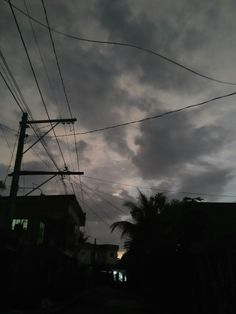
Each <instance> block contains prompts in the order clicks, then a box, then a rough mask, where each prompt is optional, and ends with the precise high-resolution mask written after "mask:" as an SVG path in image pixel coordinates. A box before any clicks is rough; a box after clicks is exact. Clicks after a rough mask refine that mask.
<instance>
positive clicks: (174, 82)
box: [0, 0, 236, 243]
mask: <svg viewBox="0 0 236 314" xmlns="http://www.w3.org/2000/svg"><path fill="white" fill-rule="evenodd" d="M25 2H26V4H27V6H28V10H29V11H30V14H31V15H32V16H33V17H35V18H37V19H38V20H40V21H41V22H43V23H46V22H45V15H44V11H43V7H42V4H41V1H29V0H26V1H25ZM12 3H13V4H14V5H16V6H17V7H18V8H21V9H22V10H23V11H26V7H25V3H24V1H22V0H14V1H12ZM45 5H46V8H47V13H48V18H49V22H50V24H51V26H52V27H53V28H55V29H57V30H60V31H63V32H65V33H68V34H71V35H75V36H80V37H84V38H90V39H95V40H102V41H116V42H123V43H130V44H133V45H138V46H141V47H144V48H147V49H151V50H155V51H157V52H159V53H161V54H162V55H165V56H167V57H168V58H171V59H173V60H175V61H177V62H180V63H181V64H183V65H185V66H187V67H190V68H192V69H194V70H196V71H198V72H200V73H203V74H205V75H208V76H211V77H214V78H216V79H219V80H224V81H229V82H235V83H236V69H235V68H236V53H235V48H236V34H235V29H236V14H235V12H236V4H235V1H234V0H215V1H210V0H197V1H195V0H179V1H173V0H165V1H164V0H163V1H157V0H156V1H155V0H145V1H144V0H88V1H80V0H76V1H75V0H68V1H63V0H56V1H55V0H50V1H49V0H45ZM15 14H16V16H17V19H18V22H19V25H20V28H21V31H22V34H23V37H24V39H25V42H26V45H27V48H28V50H29V54H30V56H31V58H32V63H33V65H34V68H35V71H36V74H37V77H38V80H39V85H40V87H41V89H42V92H43V96H44V98H45V102H46V105H47V108H48V111H49V114H50V117H51V118H58V117H63V118H66V117H69V112H68V108H67V105H66V101H65V97H64V95H63V89H62V85H61V82H60V77H59V74H58V70H57V67H56V62H55V57H54V54H53V50H52V45H51V42H50V37H49V32H48V31H47V29H46V28H44V27H42V26H40V25H38V24H36V23H35V22H32V23H33V24H32V25H33V28H34V31H35V34H36V37H37V40H38V44H39V47H40V51H41V53H42V57H43V60H44V62H45V64H46V67H47V71H48V74H49V77H50V83H49V81H48V80H47V76H46V73H45V69H44V67H43V65H42V61H41V59H40V57H39V52H38V50H37V47H36V45H35V41H34V37H33V35H32V29H31V26H30V23H29V20H28V18H27V17H25V16H24V15H22V14H21V13H19V12H18V11H17V10H15ZM52 35H53V38H54V41H55V47H56V50H57V54H58V59H59V63H60V66H61V71H62V75H63V78H64V81H65V87H66V91H67V94H68V98H69V102H70V105H71V110H72V113H73V116H74V117H76V118H77V119H78V123H76V131H77V132H86V131H89V130H92V129H96V128H102V127H106V126H109V125H113V124H119V123H123V122H126V121H130V120H135V119H141V118H144V117H146V116H151V115H156V114H159V113H162V112H165V111H169V110H174V109H178V108H180V107H183V106H187V105H191V104H195V103H198V102H201V101H204V100H207V99H209V98H212V97H216V96H220V95H223V94H227V93H230V92H234V91H236V86H233V85H223V84H220V83H216V82H213V81H209V80H207V79H204V78H201V77H198V76H196V75H194V74H193V73H190V72H187V71H185V70H184V69H181V68H179V67H177V66H176V65H173V64H171V63H168V62H167V61H165V60H163V59H160V58H158V57H157V56H154V55H152V54H149V53H147V52H143V51H140V50H137V49H134V48H129V47H121V46H112V45H105V44H95V43H87V42H82V41H78V40H73V39H71V38H66V37H65V36H62V35H59V34H57V33H54V32H53V33H52ZM0 48H1V51H2V53H3V55H4V57H5V58H6V61H7V62H8V64H9V67H10V69H11V71H12V73H13V75H14V77H15V79H16V80H17V82H18V84H19V86H20V89H21V91H22V94H23V95H24V97H25V99H26V101H27V104H28V106H29V107H30V109H31V111H32V114H33V116H34V118H35V119H46V118H47V116H46V112H45V109H44V107H43V105H42V102H41V99H40V97H39V93H38V91H37V88H36V85H35V82H34V79H33V76H32V72H31V70H30V67H29V64H28V61H27V58H26V54H25V52H24V49H23V46H22V43H21V41H20V37H19V34H18V32H17V28H16V25H15V22H14V19H13V16H12V13H11V10H10V8H9V5H8V4H7V2H6V1H4V0H1V2H0ZM1 64H2V61H1ZM0 69H1V71H2V68H1V67H0ZM51 87H52V88H51ZM0 99H1V102H0V107H1V115H0V123H1V124H4V125H7V126H9V127H10V128H12V129H13V130H17V129H18V123H19V120H20V118H21V111H20V110H19V108H18V106H17V105H16V103H15V102H14V99H13V98H12V96H11V94H10V93H9V91H8V89H7V88H6V86H5V85H4V82H3V81H2V80H0ZM235 100H236V97H229V98H226V99H223V100H220V101H215V102H212V103H210V104H208V105H206V106H202V107H199V108H194V109H190V110H186V111H183V112H180V113H176V114H173V115H169V116H166V117H163V118H161V119H158V120H151V121H147V122H144V123H142V124H133V125H131V126H126V127H122V128H116V129H111V130H107V131H104V132H97V133H91V134H86V135H80V136H77V141H78V150H79V158H80V169H81V171H84V172H85V175H86V176H88V177H94V178H98V179H103V180H104V181H99V180H94V179H91V178H90V179H89V178H86V177H83V178H82V184H84V185H83V189H84V193H83V196H82V195H81V192H80V186H79V184H78V183H77V184H76V183H74V182H76V181H75V180H77V182H78V179H75V178H71V179H70V181H65V183H66V186H67V190H68V192H69V193H71V192H72V185H71V183H73V184H74V189H75V191H76V194H77V196H78V198H79V199H80V200H81V203H84V206H85V207H84V209H85V211H86V212H87V222H88V224H87V226H86V231H87V233H88V234H89V235H90V236H91V237H90V239H91V241H93V239H94V238H95V237H96V238H97V242H98V243H104V242H106V243H120V240H119V234H118V233H114V234H112V235H110V232H109V227H108V226H109V225H110V224H111V223H112V222H114V221H117V220H120V219H125V218H127V216H128V214H129V211H128V209H126V208H125V207H123V202H124V200H127V199H129V198H130V199H135V198H136V197H137V194H138V193H137V189H135V188H134V187H131V186H129V185H134V186H140V187H148V188H156V189H157V191H158V189H159V190H168V191H172V192H173V193H170V192H168V193H167V195H168V197H170V198H172V197H178V198H182V197H184V196H186V195H188V196H191V195H190V194H187V193H186V194H181V193H179V192H183V191H184V192H185V191H186V192H192V193H199V196H202V197H203V198H204V199H205V200H207V201H229V202H232V201H235V200H236V197H234V195H235V196H236V191H235V187H236V180H235V173H236V171H235V161H236V150H235V134H236V124H235V117H236V106H235ZM40 127H41V126H40ZM2 129H3V130H4V134H3V132H2V130H0V132H1V133H0V135H1V136H0V144H1V158H0V175H1V179H2V180H4V178H5V175H6V172H7V167H8V164H9V160H10V156H11V153H10V150H9V147H8V144H9V146H10V148H11V149H12V148H13V145H14V141H15V139H16V134H15V133H14V132H13V131H10V130H9V129H6V128H5V126H2ZM42 130H44V129H42ZM45 130H46V129H45ZM56 132H57V134H70V135H71V134H72V132H71V128H70V126H58V127H57V129H56ZM28 134H29V135H30V136H29V137H28V138H27V140H26V144H27V143H31V142H32V141H33V140H34V137H33V136H31V135H33V133H32V132H31V131H30V130H29V131H28ZM52 135H53V134H52ZM4 136H5V137H4ZM6 139H7V141H6ZM47 143H48V149H49V150H50V151H51V152H52V154H53V156H54V158H55V159H56V161H57V163H58V164H59V166H60V167H61V168H63V161H62V157H61V156H60V153H59V150H58V147H57V145H56V142H55V139H54V138H53V137H52V138H50V137H48V138H47ZM60 144H61V147H62V149H63V153H64V156H65V159H66V163H67V164H68V167H69V169H70V170H76V154H75V147H74V142H73V136H68V137H66V138H65V137H61V138H60ZM47 166H49V167H51V169H52V170H53V169H54V168H53V164H52V163H51V162H50V159H49V158H48V156H47V154H46V153H45V151H44V149H43V148H42V147H41V146H40V144H39V145H37V146H36V147H35V150H34V151H32V152H29V153H27V154H26V155H25V156H24V162H23V167H24V169H31V170H39V169H47V168H46V167H47ZM41 180H43V178H39V177H37V178H36V177H32V178H30V179H28V180H27V181H25V182H24V181H23V180H21V186H25V187H29V186H32V185H36V184H37V183H38V182H40V181H41ZM68 180H69V178H68ZM106 180H107V181H110V182H106ZM112 182H117V183H120V184H115V183H112ZM122 184H126V185H122ZM7 185H8V186H9V185H10V180H7ZM140 189H141V190H142V191H145V193H148V194H149V195H150V193H151V190H149V189H142V188H140ZM42 191H44V193H61V192H63V191H64V189H63V185H62V183H61V180H60V178H57V179H55V180H54V181H52V183H51V184H47V185H46V186H44V187H43V188H42ZM94 191H95V192H94ZM21 193H22V190H21ZM205 194H206V195H205ZM207 194H209V195H207ZM217 195H218V196H217ZM225 195H232V197H226V196H225ZM192 196H197V194H196V195H195V194H192ZM82 198H83V199H84V202H83V200H82ZM110 203H113V204H114V205H115V206H116V208H114V207H112V206H111V205H110ZM120 210H121V211H120ZM122 211H123V212H124V213H123V212H122ZM125 213H126V214H125Z"/></svg>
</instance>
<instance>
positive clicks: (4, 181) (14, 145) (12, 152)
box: [3, 129, 20, 185]
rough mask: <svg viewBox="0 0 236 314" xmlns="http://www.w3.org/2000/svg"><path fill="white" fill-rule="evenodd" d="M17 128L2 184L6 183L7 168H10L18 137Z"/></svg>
mask: <svg viewBox="0 0 236 314" xmlns="http://www.w3.org/2000/svg"><path fill="white" fill-rule="evenodd" d="M19 130H20V129H19ZM19 130H18V132H17V135H16V138H15V142H14V144H13V149H12V151H11V157H10V161H9V164H8V167H7V170H6V175H5V178H4V180H3V184H4V185H5V184H6V181H7V177H8V174H9V170H10V168H11V164H12V160H13V156H14V152H15V149H16V144H17V139H18V136H19Z"/></svg>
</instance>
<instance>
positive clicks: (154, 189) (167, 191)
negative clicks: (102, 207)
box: [84, 175, 236, 198]
mask: <svg viewBox="0 0 236 314" xmlns="http://www.w3.org/2000/svg"><path fill="white" fill-rule="evenodd" d="M84 178H85V179H90V180H96V181H100V182H103V183H104V184H108V185H111V184H116V185H120V186H127V187H131V188H135V189H139V190H141V189H143V190H152V191H158V192H161V193H174V194H190V195H191V194H192V195H198V196H199V195H200V196H212V197H218V196H219V197H233V198H236V195H227V194H209V193H197V192H189V191H178V190H168V189H165V190H164V189H159V188H156V187H148V186H138V185H133V184H127V183H120V182H116V181H112V180H106V179H102V178H95V177H91V176H86V175H84Z"/></svg>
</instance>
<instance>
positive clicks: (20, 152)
mask: <svg viewBox="0 0 236 314" xmlns="http://www.w3.org/2000/svg"><path fill="white" fill-rule="evenodd" d="M27 119H28V114H27V113H26V112H24V113H23V115H22V120H21V123H20V124H21V129H20V136H19V141H18V147H17V153H16V160H15V166H14V171H13V174H14V175H13V177H12V182H11V190H10V198H15V197H16V195H17V191H18V183H19V178H20V168H21V161H22V156H23V150H24V141H25V131H26V128H27Z"/></svg>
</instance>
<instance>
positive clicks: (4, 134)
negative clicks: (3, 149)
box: [0, 124, 12, 153]
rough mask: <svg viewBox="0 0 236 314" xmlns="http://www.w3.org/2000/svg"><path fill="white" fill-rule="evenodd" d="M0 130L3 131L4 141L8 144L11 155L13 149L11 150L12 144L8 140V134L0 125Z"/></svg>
mask: <svg viewBox="0 0 236 314" xmlns="http://www.w3.org/2000/svg"><path fill="white" fill-rule="evenodd" d="M0 129H1V132H2V135H3V138H4V140H5V142H6V144H7V147H8V148H9V150H10V153H11V152H12V149H11V146H10V143H9V141H8V139H7V136H6V133H5V131H4V128H3V127H2V125H1V124H0Z"/></svg>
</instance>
